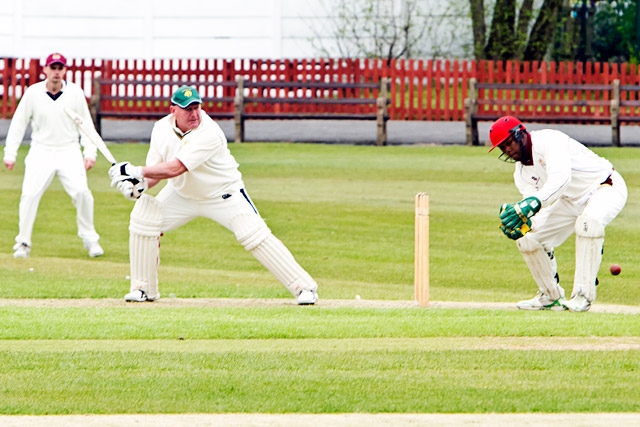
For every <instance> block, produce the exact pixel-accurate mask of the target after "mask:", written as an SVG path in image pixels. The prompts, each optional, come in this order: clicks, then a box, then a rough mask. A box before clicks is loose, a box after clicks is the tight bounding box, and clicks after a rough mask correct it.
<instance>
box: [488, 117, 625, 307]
mask: <svg viewBox="0 0 640 427" xmlns="http://www.w3.org/2000/svg"><path fill="white" fill-rule="evenodd" d="M489 139H490V140H491V145H492V147H491V149H490V150H489V151H492V150H493V149H495V148H496V147H498V148H499V149H500V151H502V154H501V156H500V157H501V158H502V157H504V159H505V160H507V161H512V162H515V172H514V174H513V178H514V182H515V185H516V187H517V188H518V190H519V192H520V193H521V194H522V197H523V199H522V200H520V201H518V202H516V203H505V204H503V205H502V206H501V208H500V222H501V225H500V228H501V230H502V232H503V233H504V234H505V235H506V236H507V237H509V238H510V239H513V240H515V241H516V245H517V247H518V249H519V250H520V252H521V253H522V256H523V258H524V260H525V262H526V264H527V266H528V267H529V270H530V271H531V274H532V275H533V279H534V280H535V282H536V284H537V285H538V293H537V295H536V296H535V297H533V298H532V299H529V300H524V301H520V302H518V304H517V307H518V308H519V309H522V310H565V309H568V310H571V311H587V310H589V308H590V307H591V304H593V302H594V301H595V300H596V285H597V284H598V279H597V274H598V270H599V268H600V263H601V261H602V250H603V245H604V235H605V227H606V226H607V225H608V224H609V223H610V222H611V221H613V219H614V218H615V217H616V216H617V215H618V214H619V213H620V211H621V210H622V208H623V207H624V205H625V203H626V201H627V186H626V184H625V181H624V179H623V178H622V176H621V175H620V174H619V173H618V172H617V171H616V170H615V169H614V168H613V166H612V164H611V162H609V161H608V160H607V159H604V158H602V157H600V156H598V155H597V154H595V153H594V152H593V151H591V150H589V149H588V148H587V147H585V146H584V145H583V144H581V143H580V142H578V141H576V140H575V139H573V138H571V137H570V136H568V135H567V134H565V133H563V132H560V131H558V130H552V129H543V130H538V131H532V132H528V131H527V129H526V128H525V126H524V125H523V124H522V122H520V120H518V119H517V118H515V117H512V116H504V117H501V118H499V119H498V120H496V121H495V122H494V123H493V124H492V125H491V128H490V129H489ZM573 233H575V238H576V249H575V275H574V278H573V290H572V292H571V299H569V300H566V299H565V294H564V290H563V289H562V287H561V286H560V280H559V276H558V272H557V263H556V259H555V256H554V248H556V247H558V246H560V245H561V244H562V243H563V242H564V241H565V240H566V239H567V238H568V237H569V236H570V235H571V234H573Z"/></svg>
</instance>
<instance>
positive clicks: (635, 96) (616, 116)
mask: <svg viewBox="0 0 640 427" xmlns="http://www.w3.org/2000/svg"><path fill="white" fill-rule="evenodd" d="M639 97H640V86H636V85H621V84H620V80H618V79H616V80H614V81H613V100H612V101H611V133H612V136H613V145H615V146H617V147H620V146H621V143H620V125H621V124H622V123H623V122H624V123H634V122H635V123H637V122H640V99H639Z"/></svg>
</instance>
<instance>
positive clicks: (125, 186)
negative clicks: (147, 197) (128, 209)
mask: <svg viewBox="0 0 640 427" xmlns="http://www.w3.org/2000/svg"><path fill="white" fill-rule="evenodd" d="M116 188H117V189H118V190H119V191H120V192H121V193H122V195H123V196H124V198H125V199H129V200H138V199H139V198H140V196H141V195H142V193H144V192H145V191H146V190H147V188H149V187H148V185H147V181H146V180H145V179H144V178H143V179H142V180H141V181H138V183H137V184H134V183H133V182H131V180H124V181H119V182H118V183H117V184H116Z"/></svg>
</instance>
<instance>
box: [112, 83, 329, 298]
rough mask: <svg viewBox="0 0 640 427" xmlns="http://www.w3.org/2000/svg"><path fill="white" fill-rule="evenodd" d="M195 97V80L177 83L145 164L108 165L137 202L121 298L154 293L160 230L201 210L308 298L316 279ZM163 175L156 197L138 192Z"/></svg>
mask: <svg viewBox="0 0 640 427" xmlns="http://www.w3.org/2000/svg"><path fill="white" fill-rule="evenodd" d="M201 104H202V99H201V97H200V95H199V94H198V91H197V90H196V88H195V87H191V86H182V87H180V88H178V89H177V90H176V91H175V92H174V93H173V95H172V96H171V105H170V107H169V111H170V113H171V114H169V115H167V116H165V117H164V118H162V119H160V120H159V121H158V122H156V123H155V125H154V127H153V130H152V132H151V142H150V146H149V152H148V154H147V159H146V166H133V165H132V164H130V163H128V162H122V163H118V164H116V165H114V166H112V167H111V169H109V177H110V178H111V180H112V182H111V185H112V186H114V187H117V188H118V190H120V191H121V192H122V194H123V195H124V196H125V197H126V198H128V199H132V200H135V201H136V203H135V206H134V208H133V210H132V212H131V219H130V225H129V232H130V237H129V257H130V264H131V286H130V292H129V293H128V294H126V295H125V297H124V298H125V300H126V301H129V302H144V301H154V300H157V299H158V298H160V293H159V291H158V263H159V241H160V236H161V234H162V233H166V232H169V231H172V230H174V229H176V228H178V227H180V226H182V225H184V224H186V223H188V222H189V221H191V220H193V219H195V218H197V217H204V218H209V219H211V220H213V221H215V222H217V223H219V224H221V225H223V226H224V227H225V228H227V229H228V230H230V231H231V232H233V233H234V235H235V237H236V239H237V240H238V242H239V243H240V244H241V245H242V246H243V247H244V248H245V249H246V250H247V251H249V252H251V253H252V254H253V256H254V257H255V258H256V259H257V260H258V261H260V262H261V263H262V264H263V265H264V266H265V267H266V268H267V269H268V270H269V271H270V272H271V273H273V275H274V276H275V277H276V278H277V279H278V280H280V282H282V284H283V285H284V286H285V287H286V288H287V289H288V290H289V292H291V294H292V295H293V296H294V297H295V298H296V300H297V303H298V304H300V305H311V304H315V303H316V302H317V300H318V293H317V288H318V285H317V284H316V282H315V281H314V280H313V278H312V277H311V276H310V275H309V273H307V272H306V271H305V270H304V269H303V268H302V267H301V266H300V265H299V264H298V263H297V262H296V260H295V259H294V257H293V255H292V254H291V252H289V250H288V249H287V248H286V247H285V245H284V244H283V243H282V242H281V241H280V240H278V239H277V238H276V237H275V236H274V235H273V234H272V233H271V230H270V229H269V227H268V226H267V224H266V223H265V221H264V220H263V219H262V217H261V216H260V214H259V213H258V210H257V208H256V207H255V205H254V203H253V202H252V201H251V199H250V198H249V194H248V193H247V191H246V190H245V185H244V183H243V180H242V175H241V173H240V171H239V169H238V167H239V165H238V163H237V162H236V160H235V158H234V157H233V156H232V154H231V152H230V151H229V148H228V146H227V139H226V138H225V136H224V133H223V132H222V130H221V129H220V127H219V126H218V124H217V123H215V122H214V121H213V120H212V119H211V118H210V117H209V116H208V115H207V114H206V113H205V112H204V111H203V110H202V109H201ZM163 179H166V180H168V182H167V184H166V186H165V187H164V188H163V189H162V190H160V192H159V193H158V195H157V196H156V197H152V196H150V195H148V194H146V193H145V191H146V190H147V188H151V187H153V186H155V185H156V184H158V182H160V181H161V180H163Z"/></svg>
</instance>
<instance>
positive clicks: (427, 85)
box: [0, 58, 640, 121]
mask: <svg viewBox="0 0 640 427" xmlns="http://www.w3.org/2000/svg"><path fill="white" fill-rule="evenodd" d="M40 62H41V61H40V60H38V59H21V58H0V118H10V117H11V116H12V114H13V112H14V110H15V107H16V105H17V102H18V100H19V98H20V96H22V93H24V90H25V88H26V87H27V86H29V85H30V84H33V83H34V82H36V81H38V80H41V79H42V78H43V77H44V76H43V74H42V65H41V63H40ZM68 69H69V72H68V74H67V76H66V78H67V80H69V81H73V82H75V83H78V84H80V85H81V86H82V87H83V88H84V91H85V93H86V95H87V98H89V97H90V96H91V94H92V90H93V88H92V80H93V78H94V77H97V76H101V77H104V78H127V79H141V80H160V81H170V82H176V84H179V83H180V82H184V81H189V82H211V81H229V80H235V78H236V76H239V75H241V76H244V77H245V79H246V80H247V81H304V82H308V81H324V82H370V81H378V80H379V79H380V78H381V77H390V78H391V82H392V83H391V100H392V102H391V105H390V106H389V116H390V118H391V120H437V121H459V120H463V118H464V107H463V104H464V99H465V98H466V97H467V92H468V83H467V82H468V80H469V78H471V77H475V78H476V79H477V80H478V81H486V82H523V83H524V82H539V83H603V84H611V83H612V82H613V80H614V79H619V80H620V83H621V84H622V85H640V76H639V75H638V66H637V65H636V64H608V63H592V62H588V63H579V62H578V63H573V62H560V63H556V62H536V61H534V62H518V61H472V60H416V59H411V60H395V61H392V62H391V63H390V64H387V63H386V62H385V61H381V60H373V59H283V60H262V59H237V60H226V59H158V60H110V59H109V60H103V59H81V60H71V61H70V63H69V66H68ZM109 90H110V91H111V92H110V93H111V94H114V95H115V94H125V95H148V96H166V97H167V98H169V96H170V94H169V93H164V92H162V93H153V94H140V93H135V91H136V90H149V89H141V88H137V87H136V86H135V85H129V86H126V85H121V86H119V87H112V88H110V89H109ZM208 90H209V91H208V92H205V93H203V94H202V95H203V96H204V97H205V98H209V99H211V98H214V97H222V96H233V93H231V92H232V91H233V90H235V88H233V87H216V88H210V89H208ZM634 93H635V92H634ZM363 96H367V94H363ZM635 96H636V95H635V94H634V95H631V94H630V93H624V92H623V93H621V97H622V99H630V97H635ZM211 105H215V104H211ZM123 108H124V107H123ZM129 108H132V107H129ZM154 108H164V106H163V105H156V106H155V107H154ZM207 108H209V109H211V108H215V107H212V106H207ZM218 108H220V109H221V111H222V109H224V110H225V111H226V110H227V109H229V108H231V106H230V105H228V103H227V104H219V106H218ZM265 108H267V107H265ZM305 108H314V106H310V107H309V106H307V107H305ZM631 113H633V112H631ZM638 114H640V112H639V113H638Z"/></svg>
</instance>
